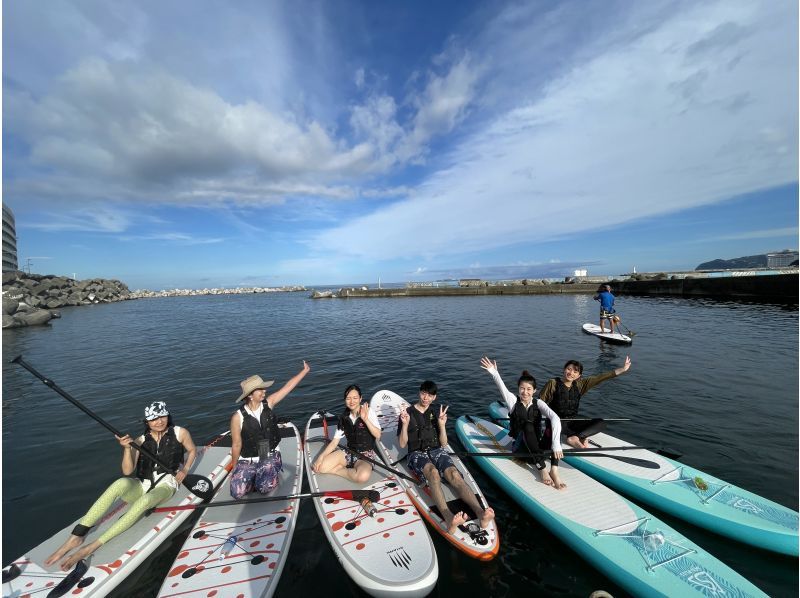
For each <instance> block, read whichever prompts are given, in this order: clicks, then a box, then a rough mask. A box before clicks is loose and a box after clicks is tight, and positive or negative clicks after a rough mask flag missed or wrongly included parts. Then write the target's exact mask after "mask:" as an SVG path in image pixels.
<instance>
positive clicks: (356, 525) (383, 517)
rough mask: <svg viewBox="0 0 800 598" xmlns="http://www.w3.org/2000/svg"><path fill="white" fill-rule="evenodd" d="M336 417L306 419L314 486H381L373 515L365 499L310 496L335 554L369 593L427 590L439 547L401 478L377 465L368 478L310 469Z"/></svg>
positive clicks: (408, 594) (406, 595) (407, 596)
mask: <svg viewBox="0 0 800 598" xmlns="http://www.w3.org/2000/svg"><path fill="white" fill-rule="evenodd" d="M323 422H324V423H323ZM337 422H338V418H337V417H336V416H334V415H333V414H331V413H326V414H325V420H323V419H322V416H321V415H320V414H319V413H315V414H314V415H313V416H311V419H310V420H309V421H308V425H307V427H306V439H305V446H304V454H305V460H306V475H307V477H308V483H309V486H310V488H311V491H312V492H322V491H326V490H362V489H366V490H377V491H378V492H380V497H381V498H380V502H378V503H374V505H373V506H374V507H375V508H376V509H377V512H376V513H375V514H374V516H373V517H370V516H369V515H368V513H367V512H365V510H364V507H363V506H362V505H361V504H358V503H354V502H352V501H348V500H342V499H338V498H331V497H318V498H313V499H312V500H313V501H314V507H315V508H316V510H317V515H319V520H320V523H321V525H322V529H323V530H324V531H325V535H326V536H327V537H328V541H329V542H330V544H331V548H333V552H334V553H335V554H336V558H338V559H339V562H340V563H341V564H342V567H344V570H345V571H347V574H348V575H349V576H350V578H351V579H352V580H353V581H354V582H355V583H356V584H358V585H359V586H360V587H361V589H362V590H364V591H365V592H366V593H367V594H369V595H370V596H378V597H381V598H382V597H387V598H388V597H397V598H412V597H417V596H419V597H422V596H427V595H428V594H429V593H430V592H431V590H433V586H434V585H436V580H437V578H438V576H439V565H438V562H437V560H436V550H435V549H434V547H433V542H432V541H431V537H430V535H429V534H428V530H427V529H426V528H425V523H424V522H423V521H422V519H421V518H420V516H419V513H418V512H417V511H416V509H414V506H413V505H412V504H411V500H410V499H409V498H408V494H406V491H405V488H404V487H403V486H402V485H401V484H400V483H399V481H398V479H397V478H396V477H394V476H392V475H391V474H387V472H386V470H383V469H380V468H378V467H376V468H375V469H374V470H373V472H372V476H371V477H370V478H369V480H368V481H367V482H365V483H364V484H356V483H354V482H351V481H349V480H347V479H345V478H343V477H341V476H338V475H335V474H316V473H314V471H313V470H312V468H311V466H312V465H313V463H314V460H315V459H316V458H317V455H319V453H320V452H321V451H322V449H323V448H325V446H326V445H327V443H328V441H329V440H330V439H332V438H333V434H334V432H335V430H336V424H337ZM326 432H327V434H326ZM346 444H347V439H346V438H342V440H341V442H340V444H339V446H345V445H346Z"/></svg>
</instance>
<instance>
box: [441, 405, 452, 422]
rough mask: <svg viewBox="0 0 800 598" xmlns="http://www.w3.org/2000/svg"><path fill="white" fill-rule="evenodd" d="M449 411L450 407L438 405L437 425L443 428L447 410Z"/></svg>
mask: <svg viewBox="0 0 800 598" xmlns="http://www.w3.org/2000/svg"><path fill="white" fill-rule="evenodd" d="M448 409H450V405H447V406H445V405H439V425H440V426H444V425H445V424H446V423H447V410H448Z"/></svg>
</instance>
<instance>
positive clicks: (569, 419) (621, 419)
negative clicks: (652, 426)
mask: <svg viewBox="0 0 800 598" xmlns="http://www.w3.org/2000/svg"><path fill="white" fill-rule="evenodd" d="M492 419H493V420H496V421H499V422H502V421H508V420H509V419H510V418H508V417H493V418H492ZM595 419H601V420H603V421H604V422H629V421H631V420H630V418H627V417H608V418H606V417H562V418H561V421H562V422H590V421H593V420H595Z"/></svg>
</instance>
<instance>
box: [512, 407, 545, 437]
mask: <svg viewBox="0 0 800 598" xmlns="http://www.w3.org/2000/svg"><path fill="white" fill-rule="evenodd" d="M508 418H509V422H510V426H509V431H508V434H509V436H511V438H516V437H517V434H519V433H520V432H522V430H524V429H525V424H528V423H530V424H533V429H534V430H535V432H536V435H537V436H538V435H539V426H540V423H541V421H542V414H541V413H540V412H539V407H537V406H536V399H533V400H532V401H531V404H530V406H529V407H528V408H527V409H525V405H523V404H522V401H521V400H520V399H517V402H516V403H514V408H513V409H512V410H511V413H509V414H508Z"/></svg>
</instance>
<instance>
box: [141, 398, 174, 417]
mask: <svg viewBox="0 0 800 598" xmlns="http://www.w3.org/2000/svg"><path fill="white" fill-rule="evenodd" d="M167 415H169V411H167V404H166V403H165V402H164V401H153V402H152V403H150V404H149V405H148V406H147V407H145V408H144V418H145V420H147V421H153V420H154V419H158V418H159V417H165V416H167Z"/></svg>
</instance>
